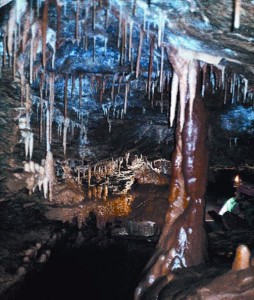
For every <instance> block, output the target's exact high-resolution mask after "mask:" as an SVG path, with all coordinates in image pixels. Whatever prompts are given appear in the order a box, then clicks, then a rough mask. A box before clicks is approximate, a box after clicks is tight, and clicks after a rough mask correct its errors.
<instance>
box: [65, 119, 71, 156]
mask: <svg viewBox="0 0 254 300" xmlns="http://www.w3.org/2000/svg"><path fill="white" fill-rule="evenodd" d="M69 125H70V119H69V118H67V117H66V118H64V128H63V152H64V156H66V144H67V129H68V128H69Z"/></svg>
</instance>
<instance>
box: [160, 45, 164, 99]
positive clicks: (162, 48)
mask: <svg viewBox="0 0 254 300" xmlns="http://www.w3.org/2000/svg"><path fill="white" fill-rule="evenodd" d="M163 63H164V45H161V67H160V92H161V93H163V88H162V84H163Z"/></svg>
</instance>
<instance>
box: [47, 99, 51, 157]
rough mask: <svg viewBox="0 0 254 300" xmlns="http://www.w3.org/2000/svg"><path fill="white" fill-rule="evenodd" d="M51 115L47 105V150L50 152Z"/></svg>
mask: <svg viewBox="0 0 254 300" xmlns="http://www.w3.org/2000/svg"><path fill="white" fill-rule="evenodd" d="M49 136H50V113H49V105H48V103H47V111H46V150H47V151H50V141H49Z"/></svg>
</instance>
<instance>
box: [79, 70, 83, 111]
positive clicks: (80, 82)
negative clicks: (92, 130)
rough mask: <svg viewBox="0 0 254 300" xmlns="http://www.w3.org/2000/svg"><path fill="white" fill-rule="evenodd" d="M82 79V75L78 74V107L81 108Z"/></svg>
mask: <svg viewBox="0 0 254 300" xmlns="http://www.w3.org/2000/svg"><path fill="white" fill-rule="evenodd" d="M82 79H83V75H82V74H80V75H79V109H80V108H81V100H82Z"/></svg>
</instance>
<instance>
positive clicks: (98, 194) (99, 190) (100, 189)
mask: <svg viewBox="0 0 254 300" xmlns="http://www.w3.org/2000/svg"><path fill="white" fill-rule="evenodd" d="M101 194H102V185H99V186H98V188H97V196H98V198H99V199H101V196H102V195H101Z"/></svg>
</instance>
